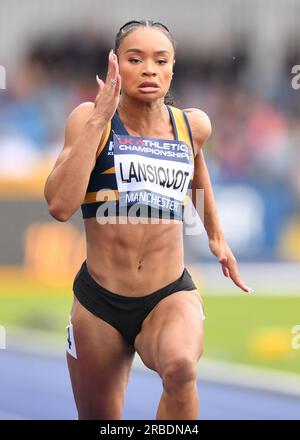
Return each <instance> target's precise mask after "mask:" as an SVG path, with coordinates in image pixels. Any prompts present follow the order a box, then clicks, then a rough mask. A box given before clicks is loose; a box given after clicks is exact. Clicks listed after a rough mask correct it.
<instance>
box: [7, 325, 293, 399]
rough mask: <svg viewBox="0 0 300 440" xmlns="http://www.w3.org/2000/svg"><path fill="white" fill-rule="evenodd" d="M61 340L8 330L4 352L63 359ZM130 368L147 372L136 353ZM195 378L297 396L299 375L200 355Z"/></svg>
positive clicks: (38, 332)
mask: <svg viewBox="0 0 300 440" xmlns="http://www.w3.org/2000/svg"><path fill="white" fill-rule="evenodd" d="M65 348H66V346H65V342H64V339H63V337H60V336H54V335H53V334H51V333H49V332H46V331H42V330H31V329H28V328H20V327H18V328H12V327H11V328H9V329H7V350H10V349H12V350H17V351H20V352H25V353H30V354H33V355H41V356H55V357H60V358H63V357H65V355H66V350H65ZM133 367H134V368H136V369H138V370H143V371H144V372H146V373H147V372H149V369H148V368H147V367H146V366H145V365H144V364H143V362H142V360H141V358H140V356H139V355H138V354H137V353H136V355H135V358H134V362H133ZM197 377H198V379H199V380H200V381H201V380H203V381H211V382H216V383H222V384H228V385H235V386H241V387H247V388H252V389H260V390H264V391H272V392H278V393H285V394H289V395H293V396H297V397H300V374H296V373H289V372H283V371H279V370H273V369H269V368H263V367H257V366H250V365H246V364H240V363H235V362H228V361H220V360H216V359H209V358H206V357H205V356H203V357H202V358H201V359H200V361H199V363H198V372H197Z"/></svg>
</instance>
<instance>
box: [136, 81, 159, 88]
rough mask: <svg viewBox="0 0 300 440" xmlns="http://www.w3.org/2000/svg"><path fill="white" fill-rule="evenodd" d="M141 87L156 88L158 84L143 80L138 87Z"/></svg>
mask: <svg viewBox="0 0 300 440" xmlns="http://www.w3.org/2000/svg"><path fill="white" fill-rule="evenodd" d="M143 87H155V88H156V89H158V85H157V84H156V83H155V82H152V81H145V82H143V83H142V84H140V85H139V88H143Z"/></svg>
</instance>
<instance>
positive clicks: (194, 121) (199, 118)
mask: <svg viewBox="0 0 300 440" xmlns="http://www.w3.org/2000/svg"><path fill="white" fill-rule="evenodd" d="M183 111H184V112H185V113H186V116H187V118H188V121H189V123H190V126H191V130H192V132H193V134H195V137H196V138H197V139H198V141H199V140H200V141H201V140H202V143H203V142H205V141H206V139H208V137H209V136H210V135H211V132H212V127H211V122H210V119H209V116H208V115H207V113H205V112H204V111H203V110H200V109H199V108H186V109H184V110H183Z"/></svg>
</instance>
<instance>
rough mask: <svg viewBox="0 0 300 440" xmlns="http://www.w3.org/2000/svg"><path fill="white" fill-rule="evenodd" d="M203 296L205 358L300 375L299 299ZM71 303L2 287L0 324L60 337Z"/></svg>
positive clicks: (33, 288) (32, 288)
mask: <svg viewBox="0 0 300 440" xmlns="http://www.w3.org/2000/svg"><path fill="white" fill-rule="evenodd" d="M20 292H21V293H20ZM202 297H203V300H204V311H205V316H206V319H205V321H204V323H205V352H204V356H206V357H209V358H214V359H218V360H226V361H231V362H239V363H244V364H250V365H257V366H263V367H268V368H273V369H277V370H278V369H279V370H282V371H290V372H295V373H299V374H300V349H295V348H292V339H293V338H295V334H293V333H292V329H293V328H294V327H295V326H296V325H300V313H299V311H300V297H299V296H295V295H292V293H291V292H290V295H289V292H287V293H286V295H285V296H263V293H262V292H259V293H255V294H251V295H245V294H240V293H234V294H233V295H226V296H224V295H218V292H214V294H213V293H212V292H210V293H209V294H205V292H204V294H203V295H202ZM72 301H73V294H72V291H71V290H70V289H66V288H61V289H57V288H51V287H45V286H43V285H42V284H38V283H34V282H26V283H24V282H22V281H19V282H18V281H16V282H11V281H10V282H9V283H7V284H6V283H1V287H0V304H1V307H0V324H1V325H4V326H22V327H24V326H26V327H30V328H36V329H43V330H48V331H50V332H51V333H53V334H60V335H61V334H62V333H64V332H65V328H66V325H67V324H68V316H69V313H70V310H71V306H72ZM298 341H299V342H300V339H299V338H298Z"/></svg>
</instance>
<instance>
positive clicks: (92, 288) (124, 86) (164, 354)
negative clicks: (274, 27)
mask: <svg viewBox="0 0 300 440" xmlns="http://www.w3.org/2000/svg"><path fill="white" fill-rule="evenodd" d="M114 52H115V53H114ZM114 52H113V51H111V52H110V54H109V58H108V70H107V75H106V79H105V82H104V81H102V80H101V79H99V78H98V77H97V81H98V84H99V90H98V94H97V96H96V99H95V103H93V102H86V103H83V104H81V105H79V106H78V107H77V108H75V109H74V110H73V111H72V112H71V114H70V115H69V117H68V120H67V124H66V132H65V144H64V147H63V150H62V151H61V153H60V155H59V157H58V159H57V161H56V163H55V165H54V168H53V170H52V172H51V173H50V175H49V177H48V179H47V182H46V184H45V198H46V200H47V203H48V209H49V212H50V214H51V215H52V216H53V217H54V218H55V219H57V220H58V221H67V220H68V219H69V218H70V217H71V216H72V215H73V214H74V213H75V212H76V211H77V209H78V208H79V207H80V206H81V210H82V214H83V218H84V225H85V232H86V244H87V255H86V260H85V261H84V262H83V263H82V266H81V268H80V270H79V271H78V273H77V275H76V277H75V280H74V284H73V290H74V300H73V306H72V310H71V314H70V325H69V326H68V343H67V362H68V368H69V373H70V378H71V383H72V388H73V393H74V398H75V402H76V406H77V410H78V418H79V419H102V420H103V419H120V418H121V417H122V410H123V405H124V399H125V392H126V386H127V383H128V378H129V374H130V370H131V367H132V362H133V358H134V355H135V351H137V352H138V354H139V356H140V357H141V359H142V361H143V362H144V364H145V365H146V366H147V367H148V368H150V369H152V370H154V371H156V372H157V373H158V374H159V376H160V377H161V380H162V385H163V393H162V396H161V399H160V402H159V405H158V408H157V413H156V419H167V420H171V419H181V420H183V419H190V420H193V419H197V417H198V392H197V382H196V379H197V374H196V372H197V363H198V361H199V359H200V357H201V354H202V353H203V319H204V318H205V317H204V314H203V301H202V298H201V296H200V294H199V292H198V291H197V288H196V286H195V284H194V283H193V280H192V277H191V275H190V274H189V272H188V271H187V269H186V268H185V266H184V252H183V222H182V217H183V216H181V215H180V207H183V206H184V203H183V200H184V197H185V196H186V192H187V189H188V187H189V188H193V189H197V188H201V189H204V191H205V207H204V226H205V229H206V232H207V234H208V239H209V247H210V250H211V251H212V252H213V254H214V255H215V256H216V257H217V258H218V261H219V262H220V263H221V266H222V270H223V273H224V275H225V276H227V277H230V278H231V279H232V280H233V281H234V283H235V284H236V285H237V286H238V287H240V288H241V289H242V290H244V291H245V292H249V291H250V289H249V288H248V287H247V286H246V285H245V284H244V283H243V281H242V280H241V279H240V277H239V274H238V270H237V264H236V260H235V258H234V256H233V254H232V252H231V251H230V249H229V247H228V245H227V243H226V241H225V239H224V235H223V232H222V229H221V226H220V223H219V220H218V218H217V213H216V207H215V201H214V196H213V191H212V188H211V183H210V178H209V175H208V172H207V168H206V165H205V162H204V158H203V155H202V151H201V147H202V145H203V143H204V142H205V141H206V139H207V138H208V137H209V135H210V132H211V126H210V121H209V118H208V117H207V115H206V114H205V113H204V112H203V111H201V110H199V109H194V108H192V109H185V110H180V109H178V108H176V107H172V106H170V105H167V104H166V103H167V102H168V101H165V97H166V95H167V92H168V90H169V87H170V84H171V80H172V75H173V66H174V63H175V43H174V40H173V38H172V36H171V34H170V32H169V31H168V29H167V28H166V27H165V26H164V25H162V24H160V23H154V22H152V21H132V22H129V23H126V24H125V25H124V26H122V28H121V29H120V30H119V32H118V34H117V36H116V41H115V51H114ZM141 146H142V148H141ZM124 200H125V202H124ZM124 203H125V205H124ZM126 203H127V205H126ZM124 206H125V208H126V210H125V211H124ZM137 206H138V207H139V209H140V211H139V212H140V213H142V214H141V215H140V216H138V215H137V211H138V210H137V209H136V207H137ZM130 210H131V212H130V213H129V211H130ZM124 212H125V214H124ZM181 212H183V209H182V211H181ZM153 213H154V214H153ZM135 214H136V215H135ZM150 217H151V218H150ZM167 218H168V221H166V219H167ZM153 219H154V220H155V222H154V221H150V220H153ZM137 220H138V221H137ZM142 220H143V221H142Z"/></svg>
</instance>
